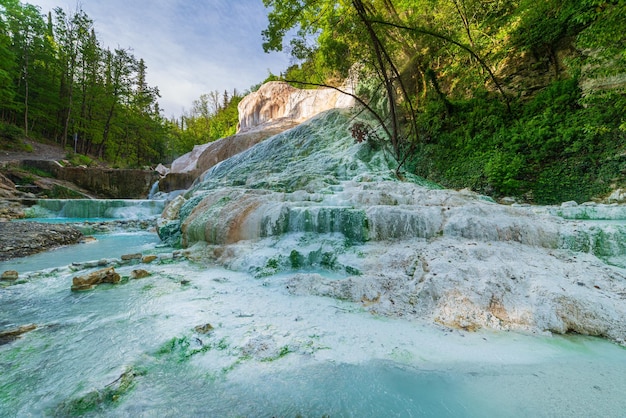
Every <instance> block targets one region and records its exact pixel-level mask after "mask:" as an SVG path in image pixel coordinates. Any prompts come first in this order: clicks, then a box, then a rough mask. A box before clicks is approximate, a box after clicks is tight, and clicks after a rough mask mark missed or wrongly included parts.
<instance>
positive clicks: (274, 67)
mask: <svg viewBox="0 0 626 418" xmlns="http://www.w3.org/2000/svg"><path fill="white" fill-rule="evenodd" d="M22 3H29V4H33V5H35V6H39V7H40V8H41V11H42V13H44V14H47V13H48V11H50V10H52V9H54V8H55V7H61V8H62V9H63V10H64V11H66V12H67V13H68V14H69V13H70V12H72V11H75V10H76V9H77V5H80V7H82V9H83V10H84V11H85V12H86V13H87V15H88V16H89V17H90V18H91V19H92V20H93V21H94V27H95V29H96V34H97V37H98V39H99V40H100V43H101V46H102V47H110V48H111V49H114V48H118V47H121V48H126V49H130V50H131V51H132V53H133V54H134V55H135V57H136V58H137V59H139V58H143V59H144V61H145V62H146V65H147V79H148V84H149V85H150V86H152V87H155V86H156V87H158V88H159V91H160V93H161V98H160V99H159V104H160V106H161V108H162V109H164V112H163V114H164V116H165V117H167V118H170V117H172V116H176V117H178V116H180V115H181V114H182V112H183V110H186V111H188V110H190V109H191V107H192V103H193V101H194V100H195V99H197V98H198V97H200V95H201V94H204V93H209V92H211V91H214V90H217V91H219V92H220V93H221V92H223V91H224V90H227V91H229V92H232V91H233V89H237V91H238V92H240V93H243V92H245V91H246V90H248V89H249V88H250V87H251V86H253V85H255V84H258V83H260V82H262V81H263V80H265V78H267V76H268V75H269V73H270V72H272V73H273V74H280V73H281V72H282V71H284V70H285V69H286V68H287V67H288V66H289V63H290V58H289V57H288V56H287V54H286V53H284V52H278V53H277V52H273V53H271V54H266V53H265V52H263V46H262V43H263V40H262V37H261V31H262V30H263V29H265V28H266V26H267V11H266V9H265V8H264V6H263V2H262V0H80V1H79V2H76V1H75V0H22Z"/></svg>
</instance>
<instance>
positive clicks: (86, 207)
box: [29, 199, 165, 219]
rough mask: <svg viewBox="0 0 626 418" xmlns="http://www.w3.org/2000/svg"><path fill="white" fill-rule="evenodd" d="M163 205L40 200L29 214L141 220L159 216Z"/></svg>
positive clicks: (154, 201)
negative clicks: (45, 213)
mask: <svg viewBox="0 0 626 418" xmlns="http://www.w3.org/2000/svg"><path fill="white" fill-rule="evenodd" d="M164 205H165V202H164V201H163V200H130V199H128V200H127V199H72V200H65V199H41V200H38V201H37V205H35V206H34V207H32V208H31V210H30V211H29V213H30V214H35V215H34V216H38V215H37V214H40V213H41V211H42V209H43V210H45V211H48V213H51V214H52V216H49V217H59V218H81V219H88V218H114V219H143V218H147V217H154V216H158V215H160V214H161V212H162V211H163V207H164Z"/></svg>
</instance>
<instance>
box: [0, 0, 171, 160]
mask: <svg viewBox="0 0 626 418" xmlns="http://www.w3.org/2000/svg"><path fill="white" fill-rule="evenodd" d="M0 6H1V7H0V121H3V124H4V123H6V124H8V125H15V126H19V127H20V128H21V129H22V130H23V132H24V133H25V135H26V136H33V135H34V136H35V137H45V138H54V139H55V140H56V141H57V142H58V143H59V144H60V145H61V146H63V147H65V146H66V145H70V144H71V146H72V148H74V147H76V148H77V152H78V153H80V154H85V155H87V154H90V155H95V156H97V157H100V158H104V159H106V160H108V161H110V162H113V163H115V164H117V165H120V166H134V167H139V166H142V165H146V164H151V163H157V162H160V161H163V160H164V157H165V152H166V146H165V144H166V141H167V139H168V133H167V129H166V126H167V125H166V124H165V121H164V120H163V118H162V117H161V115H160V109H159V107H158V103H157V98H158V97H159V93H158V90H157V89H156V88H154V87H150V86H148V85H147V83H146V71H147V69H146V65H145V63H144V61H143V60H141V59H137V58H135V57H134V56H133V55H132V54H131V53H130V52H129V51H127V50H124V49H120V48H118V49H116V50H114V51H111V50H110V49H105V48H103V47H102V46H101V45H100V42H99V40H98V39H97V37H96V32H95V28H94V25H93V21H92V20H91V19H90V18H89V16H87V14H86V13H85V12H84V11H83V10H82V9H81V8H80V6H79V7H78V9H77V10H76V11H74V12H71V13H66V12H65V11H63V9H61V8H56V9H55V10H54V12H53V13H52V14H51V15H49V16H43V15H42V14H41V11H40V9H39V8H38V7H36V6H33V5H30V4H22V3H20V2H18V1H13V0H3V1H2V2H0ZM2 145H3V146H4V145H5V139H4V138H3V139H2Z"/></svg>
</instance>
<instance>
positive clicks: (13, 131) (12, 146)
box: [0, 122, 24, 150]
mask: <svg viewBox="0 0 626 418" xmlns="http://www.w3.org/2000/svg"><path fill="white" fill-rule="evenodd" d="M23 137H24V130H23V129H21V128H19V127H17V126H15V125H12V124H8V123H4V122H0V149H5V150H19V149H21V148H22V147H23V145H22V142H21V139H22V138H23Z"/></svg>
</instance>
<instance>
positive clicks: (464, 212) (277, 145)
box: [166, 110, 626, 343]
mask: <svg viewBox="0 0 626 418" xmlns="http://www.w3.org/2000/svg"><path fill="white" fill-rule="evenodd" d="M357 122H359V123H368V121H366V120H360V121H357ZM353 123H355V119H354V115H352V114H350V113H349V112H347V111H341V110H332V111H328V112H326V113H324V114H322V115H320V116H318V117H316V118H313V119H312V120H310V121H308V122H306V123H303V124H301V125H299V126H298V127H296V128H294V129H291V130H289V131H287V132H283V133H282V134H279V135H276V136H274V137H272V138H270V139H268V140H266V141H263V142H262V143H260V144H257V145H256V146H254V147H252V148H250V149H248V150H247V151H245V152H242V153H240V154H238V155H236V156H234V157H232V158H230V159H228V160H225V161H223V162H222V163H221V164H219V165H216V166H214V167H213V168H212V169H211V170H209V171H208V172H207V173H206V175H205V176H204V177H203V178H201V179H199V181H198V184H197V185H196V186H195V187H194V188H193V189H192V190H191V191H190V192H188V193H187V195H186V196H185V199H186V201H185V202H184V203H183V204H182V205H181V203H182V202H181V201H179V202H177V205H176V206H177V207H179V208H180V209H179V210H178V220H176V219H175V218H176V215H175V214H174V212H176V211H171V212H172V214H170V215H173V216H169V219H168V220H166V221H167V225H168V228H170V230H173V227H176V225H179V232H180V234H181V235H180V236H181V240H182V244H183V245H184V246H187V247H191V251H190V254H191V255H192V257H195V258H196V259H197V260H204V261H209V262H217V263H219V264H221V265H224V266H227V267H228V268H230V269H233V270H239V271H245V272H250V273H252V274H254V275H256V276H257V277H271V276H273V275H274V274H276V273H281V272H282V273H284V272H291V273H290V274H292V277H291V279H290V280H288V283H287V290H288V291H289V292H291V293H294V294H313V295H321V296H329V297H334V298H338V299H341V300H351V301H354V302H356V303H359V304H361V305H362V306H363V308H364V309H367V310H369V311H371V312H373V313H376V314H382V315H389V316H396V317H406V318H412V317H413V318H422V319H430V320H432V321H434V322H437V323H441V324H444V325H446V326H450V327H456V328H462V329H466V330H474V329H477V328H480V327H488V328H495V329H507V330H509V329H512V330H524V331H532V332H557V333H565V332H577V333H581V334H589V335H598V336H603V337H607V338H610V339H611V340H613V341H617V342H620V343H625V341H626V271H625V270H624V269H623V268H622V267H623V266H624V265H626V244H624V243H625V242H626V226H623V225H620V224H616V223H615V222H614V221H611V222H612V223H611V222H609V223H606V224H604V223H600V222H595V223H594V222H589V221H578V220H566V219H563V217H557V216H554V215H552V214H551V213H550V212H551V211H544V213H535V211H536V209H535V208H526V207H511V206H504V205H499V204H496V203H495V202H493V201H491V200H490V199H488V198H485V197H483V196H480V195H477V194H475V193H471V192H468V191H461V192H457V191H453V190H438V189H437V188H436V186H434V185H428V183H427V182H425V181H423V180H421V181H420V179H417V178H411V176H409V175H408V174H407V175H406V176H405V177H406V179H407V180H410V181H399V180H398V179H397V178H396V177H395V175H394V171H395V168H396V167H397V165H396V164H397V163H395V162H394V160H393V159H392V158H391V157H390V154H389V153H388V152H387V151H385V147H384V144H377V143H369V142H367V141H366V142H361V143H358V142H356V141H355V139H354V138H352V137H351V134H350V126H351V124H353ZM372 126H373V125H372ZM617 208H622V207H621V206H616V207H613V206H611V207H604V206H595V207H592V206H587V205H573V204H572V205H571V206H568V205H565V206H564V207H559V208H557V211H556V212H555V214H560V213H561V212H563V213H562V215H565V212H566V211H571V210H577V211H580V210H583V209H584V210H585V217H586V218H585V219H589V217H591V216H592V215H594V214H597V215H598V216H599V218H598V219H607V218H606V217H604V215H603V214H602V213H604V212H606V211H607V210H609V209H610V210H613V211H615V210H616V209H617ZM600 212H602V213H600ZM568 213H569V212H568ZM613 216H618V214H617V212H616V214H614V215H613ZM172 218H174V219H172ZM613 219H614V218H613ZM620 266H621V267H620ZM324 272H332V274H328V273H324ZM320 273H321V274H320ZM333 274H334V275H336V276H335V277H333ZM268 280H271V279H268Z"/></svg>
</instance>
